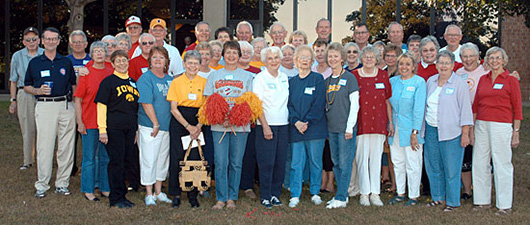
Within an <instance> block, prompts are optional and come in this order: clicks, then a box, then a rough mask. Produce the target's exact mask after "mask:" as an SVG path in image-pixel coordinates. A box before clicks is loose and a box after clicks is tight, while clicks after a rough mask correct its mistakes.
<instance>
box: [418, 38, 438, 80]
mask: <svg viewBox="0 0 530 225" xmlns="http://www.w3.org/2000/svg"><path fill="white" fill-rule="evenodd" d="M439 50H440V44H438V41H437V40H436V38H435V37H434V36H431V35H429V36H427V37H424V38H423V39H421V41H420V56H421V61H420V62H418V72H417V74H418V76H420V77H423V79H425V80H426V81H427V80H428V79H429V77H431V76H433V75H435V74H438V70H437V69H436V57H437V55H438V51H439Z"/></svg>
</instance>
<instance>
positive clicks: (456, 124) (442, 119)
mask: <svg viewBox="0 0 530 225" xmlns="http://www.w3.org/2000/svg"><path fill="white" fill-rule="evenodd" d="M454 64H455V57H454V55H453V53H451V52H449V51H447V50H444V51H441V52H440V53H438V56H437V59H436V67H437V69H438V71H439V74H437V75H434V76H432V77H431V78H429V80H427V103H426V105H425V129H424V132H422V133H424V137H425V145H424V152H425V170H426V171H427V175H428V176H429V182H430V187H431V198H432V202H430V203H428V204H427V206H428V207H433V206H438V205H441V204H443V203H444V202H445V208H444V211H446V212H451V211H452V210H453V208H455V207H460V175H461V171H462V161H463V159H464V147H466V146H467V145H468V144H469V128H470V127H471V126H472V125H473V115H472V112H471V101H470V100H469V89H468V86H467V83H466V81H465V80H464V79H462V78H460V77H459V76H458V75H456V74H454V73H453V67H454Z"/></svg>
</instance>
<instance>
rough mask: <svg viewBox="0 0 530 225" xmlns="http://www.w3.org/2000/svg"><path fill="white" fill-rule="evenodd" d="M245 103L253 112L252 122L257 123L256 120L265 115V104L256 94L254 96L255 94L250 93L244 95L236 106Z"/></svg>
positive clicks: (237, 101) (238, 99)
mask: <svg viewBox="0 0 530 225" xmlns="http://www.w3.org/2000/svg"><path fill="white" fill-rule="evenodd" d="M243 102H246V103H247V104H248V106H249V107H250V110H251V111H252V117H251V121H252V122H256V120H257V119H258V118H259V117H260V116H261V115H263V102H262V101H261V100H260V99H259V97H258V96H257V95H256V94H254V92H250V91H247V92H245V93H243V94H242V95H241V96H240V97H239V98H237V99H236V104H241V103H243Z"/></svg>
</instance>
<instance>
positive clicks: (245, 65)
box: [238, 41, 261, 74]
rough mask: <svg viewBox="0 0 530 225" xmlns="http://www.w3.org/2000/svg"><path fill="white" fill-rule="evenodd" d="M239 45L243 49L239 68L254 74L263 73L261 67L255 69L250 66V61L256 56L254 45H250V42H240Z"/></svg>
mask: <svg viewBox="0 0 530 225" xmlns="http://www.w3.org/2000/svg"><path fill="white" fill-rule="evenodd" d="M238 43H239V46H240V47H241V57H240V58H239V62H238V66H239V68H241V69H244V70H246V71H248V72H251V73H254V74H257V73H259V72H261V69H260V68H261V67H254V66H251V65H250V64H249V63H250V60H252V58H253V56H254V48H253V47H252V45H250V43H248V41H238Z"/></svg>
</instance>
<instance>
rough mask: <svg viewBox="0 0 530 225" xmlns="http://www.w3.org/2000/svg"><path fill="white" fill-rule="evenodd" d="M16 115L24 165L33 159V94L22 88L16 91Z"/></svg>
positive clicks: (34, 131)
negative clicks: (20, 134) (20, 133)
mask: <svg viewBox="0 0 530 225" xmlns="http://www.w3.org/2000/svg"><path fill="white" fill-rule="evenodd" d="M17 115H18V122H19V123H20V131H21V132H22V150H23V152H24V165H29V164H33V163H34V159H35V133H36V128H35V96H33V95H31V94H28V93H26V92H25V91H24V89H19V90H18V92H17Z"/></svg>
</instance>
